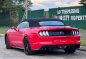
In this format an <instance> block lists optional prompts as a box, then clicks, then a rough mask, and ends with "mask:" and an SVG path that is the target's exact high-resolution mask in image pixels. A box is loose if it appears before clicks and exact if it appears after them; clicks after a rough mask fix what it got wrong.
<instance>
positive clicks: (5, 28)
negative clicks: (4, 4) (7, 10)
mask: <svg viewBox="0 0 86 59" xmlns="http://www.w3.org/2000/svg"><path fill="white" fill-rule="evenodd" d="M7 30H8V28H7V27H0V34H5V32H6V31H7Z"/></svg>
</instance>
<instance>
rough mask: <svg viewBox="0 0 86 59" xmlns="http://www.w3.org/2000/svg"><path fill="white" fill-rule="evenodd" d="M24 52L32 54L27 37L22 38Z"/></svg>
mask: <svg viewBox="0 0 86 59" xmlns="http://www.w3.org/2000/svg"><path fill="white" fill-rule="evenodd" d="M24 53H25V54H26V55H31V54H32V51H31V47H30V43H29V41H28V38H27V37H25V38H24Z"/></svg>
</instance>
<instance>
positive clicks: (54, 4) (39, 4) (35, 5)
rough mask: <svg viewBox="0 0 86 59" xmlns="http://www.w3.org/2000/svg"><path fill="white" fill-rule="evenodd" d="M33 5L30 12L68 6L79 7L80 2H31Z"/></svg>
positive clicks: (57, 0) (35, 0) (63, 0)
mask: <svg viewBox="0 0 86 59" xmlns="http://www.w3.org/2000/svg"><path fill="white" fill-rule="evenodd" d="M31 1H32V3H33V5H32V7H31V9H32V10H39V9H44V10H46V11H47V10H48V9H49V8H58V7H69V6H80V4H78V3H79V1H80V0H31Z"/></svg>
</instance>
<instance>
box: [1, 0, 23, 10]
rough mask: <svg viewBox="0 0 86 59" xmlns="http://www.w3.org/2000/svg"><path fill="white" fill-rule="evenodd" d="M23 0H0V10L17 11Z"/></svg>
mask: <svg viewBox="0 0 86 59" xmlns="http://www.w3.org/2000/svg"><path fill="white" fill-rule="evenodd" d="M23 2H24V0H0V10H4V11H17V10H18V9H20V8H22V3H23Z"/></svg>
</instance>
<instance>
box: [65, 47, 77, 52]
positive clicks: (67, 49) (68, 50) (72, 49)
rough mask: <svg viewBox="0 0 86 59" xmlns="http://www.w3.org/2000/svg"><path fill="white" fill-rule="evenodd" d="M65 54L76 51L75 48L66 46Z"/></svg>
mask: <svg viewBox="0 0 86 59" xmlns="http://www.w3.org/2000/svg"><path fill="white" fill-rule="evenodd" d="M64 51H65V53H74V52H75V51H76V48H75V47H72V46H68V47H66V48H65V49H64Z"/></svg>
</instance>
